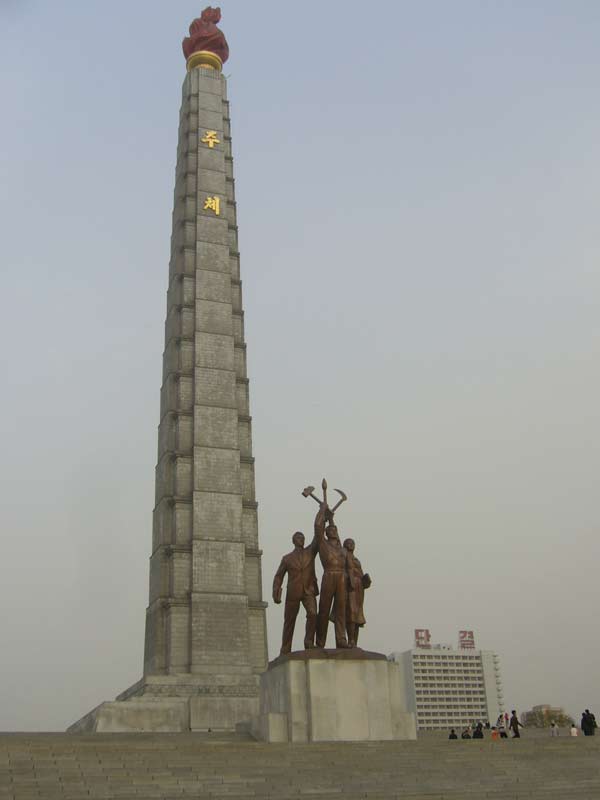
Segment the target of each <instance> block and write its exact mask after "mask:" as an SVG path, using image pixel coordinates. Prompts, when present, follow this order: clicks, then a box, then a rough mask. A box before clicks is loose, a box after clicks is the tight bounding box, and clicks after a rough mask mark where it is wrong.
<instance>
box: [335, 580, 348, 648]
mask: <svg viewBox="0 0 600 800" xmlns="http://www.w3.org/2000/svg"><path fill="white" fill-rule="evenodd" d="M335 646H336V647H348V640H347V638H346V573H345V572H336V573H335Z"/></svg>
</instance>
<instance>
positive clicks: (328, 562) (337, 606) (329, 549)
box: [315, 506, 348, 648]
mask: <svg viewBox="0 0 600 800" xmlns="http://www.w3.org/2000/svg"><path fill="white" fill-rule="evenodd" d="M325 518H326V519H327V527H325V523H324V522H323V523H322V525H321V526H319V529H318V530H317V526H316V525H315V532H316V533H317V540H318V546H319V558H320V559H321V565H322V567H323V577H322V578H321V597H320V600H319V613H318V615H317V647H325V643H326V641H327V628H328V627H329V616H330V615H331V614H333V624H334V628H335V646H336V647H338V648H344V647H348V639H347V638H346V599H347V593H346V579H347V568H346V555H347V553H346V550H344V548H343V547H342V544H341V542H340V537H339V534H338V529H337V526H336V525H335V523H334V521H333V512H332V510H331V509H330V508H329V507H328V506H327V507H326V508H325Z"/></svg>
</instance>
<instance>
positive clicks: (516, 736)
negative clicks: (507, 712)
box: [508, 709, 524, 739]
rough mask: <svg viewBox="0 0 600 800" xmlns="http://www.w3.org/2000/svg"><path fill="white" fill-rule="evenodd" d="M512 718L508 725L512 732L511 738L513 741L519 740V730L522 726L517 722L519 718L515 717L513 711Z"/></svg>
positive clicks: (513, 711)
mask: <svg viewBox="0 0 600 800" xmlns="http://www.w3.org/2000/svg"><path fill="white" fill-rule="evenodd" d="M511 713H512V717H511V718H510V722H509V723H508V727H509V728H510V730H511V731H512V738H513V739H520V738H521V734H520V733H519V728H523V727H524V726H523V725H522V724H521V723H520V722H519V718H518V717H517V712H516V711H515V710H514V709H513V710H512V712H511Z"/></svg>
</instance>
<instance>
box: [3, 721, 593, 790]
mask: <svg viewBox="0 0 600 800" xmlns="http://www.w3.org/2000/svg"><path fill="white" fill-rule="evenodd" d="M577 794H581V795H584V796H588V797H598V798H600V737H594V738H589V739H582V738H579V739H568V738H566V737H565V738H559V739H556V740H552V739H549V738H545V737H544V738H531V739H529V740H526V739H525V738H523V739H521V740H519V741H516V742H513V741H511V740H508V741H502V742H491V741H489V740H486V741H484V742H473V741H470V742H463V741H460V740H459V741H458V742H449V741H447V740H446V739H445V738H441V737H440V738H426V739H420V740H418V741H416V742H410V741H409V742H380V743H376V742H369V743H365V744H354V743H353V744H340V743H336V744H310V745H283V744H282V745H266V744H261V743H256V742H252V741H249V740H243V739H241V738H240V737H236V736H233V735H231V736H226V735H220V736H215V737H211V736H210V735H207V734H111V735H102V734H92V735H75V736H74V735H71V736H69V735H66V734H29V735H28V734H5V735H0V800H33V798H42V800H59V799H60V800H83V798H86V800H95V799H97V800H100V799H101V798H102V800H104V799H106V800H108V799H109V798H118V799H119V800H141V799H142V798H148V800H150V799H151V798H160V800H175V799H176V798H184V799H185V798H203V799H204V798H206V799H207V800H217V799H219V800H241V798H245V799H246V800H247V799H248V798H277V800H302V799H304V800H308V799H309V798H314V799H315V800H325V799H326V798H327V800H330V799H331V798H336V800H340V799H341V798H343V800H359V799H360V800H363V798H369V800H376V799H377V798H381V800H391V798H402V800H417V798H418V800H470V798H476V797H477V798H490V799H491V798H498V800H499V798H502V800H512V798H519V799H521V798H523V800H524V798H529V800H542V798H544V800H547V799H548V798H551V799H552V800H557V799H558V798H561V800H565V798H570V797H575V796H576V795H577Z"/></svg>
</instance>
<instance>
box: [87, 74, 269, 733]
mask: <svg viewBox="0 0 600 800" xmlns="http://www.w3.org/2000/svg"><path fill="white" fill-rule="evenodd" d="M209 131H211V132H215V133H211V135H210V137H208V139H212V140H214V139H216V140H218V141H216V142H215V141H212V142H211V141H206V140H207V133H208V132H209ZM230 131H231V126H230V120H229V103H228V101H227V88H226V79H225V78H224V77H223V76H222V75H221V74H220V73H218V72H217V71H216V70H211V69H208V68H204V67H198V68H195V69H192V70H191V71H190V72H189V73H188V74H187V76H186V78H185V81H184V84H183V96H182V104H181V112H180V120H179V141H178V149H177V168H176V174H175V193H174V208H173V229H172V236H171V257H170V265H169V287H168V292H167V310H166V323H165V349H164V354H163V375H162V388H161V393H160V423H159V428H158V457H157V466H156V496H155V509H154V515H153V530H152V552H151V557H150V590H149V604H148V609H147V612H146V641H145V656H144V676H143V678H142V680H141V681H139V682H138V683H137V684H136V685H135V686H134V687H131V689H130V690H128V691H127V692H125V693H123V695H121V696H120V697H119V698H118V700H117V703H116V706H115V703H112V704H110V707H109V706H108V704H104V706H100V707H99V709H98V710H96V711H94V712H91V714H90V715H88V716H87V717H86V718H85V719H86V723H85V725H86V729H88V730H89V729H95V730H96V729H99V728H102V729H104V730H109V729H110V730H119V729H123V730H136V729H138V727H139V726H140V725H141V723H139V725H138V722H136V720H137V719H138V718H139V719H141V718H143V719H144V723H143V726H142V727H143V729H144V730H148V726H150V728H152V726H155V727H156V729H160V730H167V729H169V726H170V725H171V726H172V728H173V729H174V730H181V729H182V726H183V727H184V728H185V726H186V725H187V724H189V725H190V726H191V728H192V729H195V730H203V729H204V730H206V729H208V728H209V727H210V728H211V729H213V730H215V729H221V730H226V729H233V728H235V725H236V724H238V723H240V722H244V721H245V720H247V719H249V718H250V717H251V716H252V715H253V713H256V712H257V711H258V686H259V677H258V676H259V675H260V674H261V673H262V672H263V671H264V670H265V669H266V666H267V641H266V619H265V609H266V603H264V602H263V599H262V576H261V555H262V553H261V551H260V549H259V542H258V520H257V513H258V512H257V503H256V495H255V481H254V458H253V456H252V420H251V417H250V409H249V381H248V374H247V361H246V342H245V338H244V311H243V305H242V285H241V280H240V259H239V252H238V234H237V224H236V205H235V185H234V181H233V160H232V150H231V133H230ZM203 140H205V141H203ZM186 697H187V699H188V706H187V707H186V711H185V712H182V710H181V709H182V707H181V702H182V698H183V699H185V698H186ZM170 698H171V699H172V701H173V703H174V705H173V706H172V707H171V706H170V705H169V703H170ZM147 703H154V704H155V705H151V706H150V707H151V708H152V709H153V713H152V714H146V713H145V712H144V713H143V714H142V713H141V711H142V707H143V708H144V709H145V705H144V704H147ZM103 707H104V711H102V709H103ZM148 720H150V722H148ZM119 726H120V727H119ZM73 727H74V729H76V728H77V724H76V725H75V726H73Z"/></svg>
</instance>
